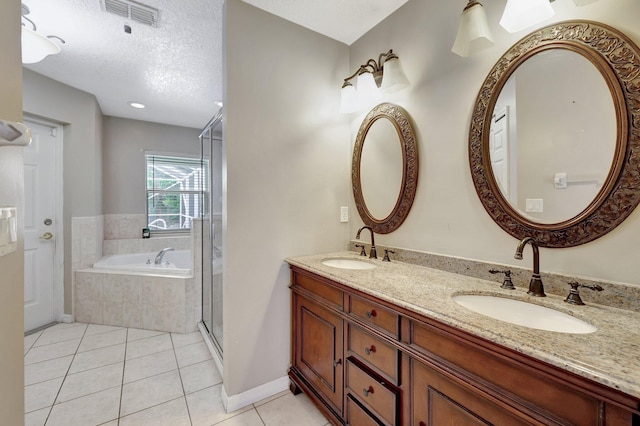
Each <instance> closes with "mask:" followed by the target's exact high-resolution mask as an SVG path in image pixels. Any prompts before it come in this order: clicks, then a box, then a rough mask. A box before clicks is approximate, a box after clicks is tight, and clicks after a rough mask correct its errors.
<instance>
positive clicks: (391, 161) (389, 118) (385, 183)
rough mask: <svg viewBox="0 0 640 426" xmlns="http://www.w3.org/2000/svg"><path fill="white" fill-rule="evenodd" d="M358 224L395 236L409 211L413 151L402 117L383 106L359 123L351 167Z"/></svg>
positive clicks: (409, 128) (405, 117)
mask: <svg viewBox="0 0 640 426" xmlns="http://www.w3.org/2000/svg"><path fill="white" fill-rule="evenodd" d="M351 183H352V188H353V196H354V199H355V203H356V208H357V209H358V213H359V214H360V217H361V218H362V221H363V222H364V223H365V224H366V225H368V226H370V227H371V228H372V229H373V231H374V232H377V233H378V234H388V233H390V232H393V231H395V230H396V229H398V227H399V226H400V225H401V224H402V222H404V220H405V219H406V217H407V214H408V213H409V210H411V206H412V204H413V200H414V198H415V194H416V188H417V184H418V146H417V142H416V137H415V132H414V130H413V126H412V124H411V120H410V118H409V115H408V114H407V112H406V111H405V110H404V109H403V108H402V107H400V106H398V105H394V104H390V103H383V104H380V105H378V106H376V107H375V108H373V109H372V110H371V111H370V112H369V113H368V114H367V116H366V117H365V118H364V120H363V121H362V124H361V125H360V129H359V130H358V134H357V136H356V141H355V145H354V148H353V159H352V162H351Z"/></svg>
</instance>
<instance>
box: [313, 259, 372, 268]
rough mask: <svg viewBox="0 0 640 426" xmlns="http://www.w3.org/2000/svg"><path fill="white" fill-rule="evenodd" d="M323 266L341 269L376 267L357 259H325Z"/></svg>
mask: <svg viewBox="0 0 640 426" xmlns="http://www.w3.org/2000/svg"><path fill="white" fill-rule="evenodd" d="M322 264H323V265H326V266H331V267H332V268H339V269H373V268H375V267H376V265H374V264H373V263H369V262H365V261H362V260H357V259H325V260H323V261H322Z"/></svg>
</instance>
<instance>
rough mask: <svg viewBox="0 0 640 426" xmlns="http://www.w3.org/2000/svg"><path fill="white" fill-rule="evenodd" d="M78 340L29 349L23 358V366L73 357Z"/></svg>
mask: <svg viewBox="0 0 640 426" xmlns="http://www.w3.org/2000/svg"><path fill="white" fill-rule="evenodd" d="M79 344H80V339H73V340H67V341H65V342H60V343H54V344H52V345H45V346H38V347H37V348H31V349H29V352H27V355H25V357H24V365H29V364H35V363H36V362H42V361H47V360H50V359H55V358H60V357H63V356H67V355H73V354H75V353H76V350H77V349H78V345H79Z"/></svg>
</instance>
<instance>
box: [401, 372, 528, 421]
mask: <svg viewBox="0 0 640 426" xmlns="http://www.w3.org/2000/svg"><path fill="white" fill-rule="evenodd" d="M412 369H413V375H414V376H413V377H414V381H413V424H414V425H416V426H439V425H456V426H467V425H468V426H478V425H531V424H539V423H537V422H535V421H532V422H529V421H527V420H525V419H523V418H520V417H519V416H516V415H514V413H512V412H509V411H508V410H507V409H505V408H504V407H500V406H498V405H496V404H494V403H492V402H491V401H489V400H488V399H486V398H485V397H484V396H483V395H480V394H477V393H474V392H473V391H472V390H471V389H468V388H466V387H462V386H460V385H459V384H457V383H456V382H454V381H453V380H450V379H449V378H447V377H445V376H444V375H442V374H440V373H438V372H437V371H435V370H433V369H432V368H430V367H429V366H427V365H424V364H422V363H419V362H417V361H414V360H412Z"/></svg>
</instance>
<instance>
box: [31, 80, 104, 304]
mask: <svg viewBox="0 0 640 426" xmlns="http://www.w3.org/2000/svg"><path fill="white" fill-rule="evenodd" d="M23 79H24V82H23V102H24V112H25V114H31V115H35V116H37V117H40V118H44V119H47V120H50V121H53V122H57V123H60V124H62V125H63V126H64V132H63V133H64V134H63V155H62V156H63V159H62V162H63V166H62V167H63V181H64V183H63V187H64V188H63V191H64V199H63V216H64V218H63V220H64V246H65V249H64V257H65V267H64V269H65V271H64V276H65V279H64V282H65V284H64V293H65V298H64V299H65V303H64V311H65V312H66V313H71V218H72V217H92V216H101V215H102V169H101V167H100V165H101V163H102V140H101V139H102V131H101V128H102V112H101V111H100V106H99V105H98V102H97V101H96V98H95V96H93V95H92V94H90V93H87V92H83V91H81V90H78V89H74V88H73V87H70V86H67V85H65V84H62V83H60V82H57V81H55V80H52V79H50V78H47V77H45V76H43V75H40V74H37V73H35V72H33V71H30V70H28V69H24V72H23Z"/></svg>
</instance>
